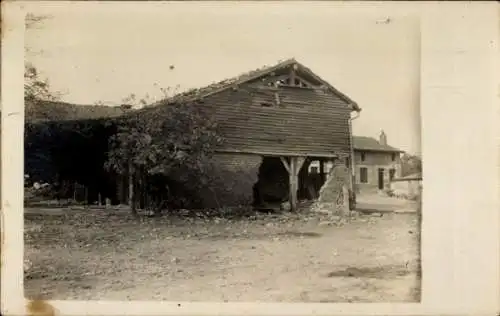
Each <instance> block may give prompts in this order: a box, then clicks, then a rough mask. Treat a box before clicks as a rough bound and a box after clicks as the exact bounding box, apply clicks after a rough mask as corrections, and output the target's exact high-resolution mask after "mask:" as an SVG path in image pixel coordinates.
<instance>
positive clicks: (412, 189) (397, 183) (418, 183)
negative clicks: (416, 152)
mask: <svg viewBox="0 0 500 316" xmlns="http://www.w3.org/2000/svg"><path fill="white" fill-rule="evenodd" d="M421 187H422V174H421V173H414V174H411V175H408V176H405V177H401V178H394V179H393V180H392V181H391V184H390V188H391V190H392V192H393V194H394V195H396V196H402V197H410V198H411V197H415V196H417V195H418V194H419V192H420V189H421Z"/></svg>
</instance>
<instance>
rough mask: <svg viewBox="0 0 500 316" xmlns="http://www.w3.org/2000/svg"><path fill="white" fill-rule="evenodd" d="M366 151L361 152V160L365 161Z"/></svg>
mask: <svg viewBox="0 0 500 316" xmlns="http://www.w3.org/2000/svg"><path fill="white" fill-rule="evenodd" d="M365 158H366V157H365V153H361V161H365Z"/></svg>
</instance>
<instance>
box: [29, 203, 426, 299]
mask: <svg viewBox="0 0 500 316" xmlns="http://www.w3.org/2000/svg"><path fill="white" fill-rule="evenodd" d="M124 218H126V216H123V215H105V213H99V214H95V213H92V214H87V215H82V214H81V213H74V214H71V215H64V216H60V215H57V216H56V215H54V216H30V217H27V219H26V221H25V222H26V223H25V226H26V233H25V236H26V237H25V240H26V247H25V249H26V256H27V258H29V259H30V260H31V261H32V264H33V266H32V268H31V269H30V271H29V273H27V275H26V277H25V289H26V296H27V297H30V298H33V297H37V298H45V299H84V300H85V299H99V300H174V301H176V300H179V301H186V300H189V301H262V302H264V301H283V302H294V301H295V302H403V301H404V302H414V301H418V300H419V287H420V276H419V260H418V258H419V251H418V247H419V242H418V239H419V234H418V223H417V218H416V215H415V214H385V215H384V216H382V217H368V216H366V217H365V216H362V217H360V218H358V219H355V220H352V221H351V222H350V223H346V224H345V225H341V226H335V225H329V224H331V223H328V222H324V221H323V220H322V219H321V218H319V217H318V216H316V215H311V214H308V215H287V216H277V217H273V218H270V217H269V216H264V217H261V218H256V219H251V220H250V219H246V220H231V221H228V220H224V219H216V220H202V219H200V220H192V221H186V220H182V221H180V220H172V219H167V218H161V219H145V220H142V221H141V222H140V223H138V222H137V220H132V219H128V218H127V219H124Z"/></svg>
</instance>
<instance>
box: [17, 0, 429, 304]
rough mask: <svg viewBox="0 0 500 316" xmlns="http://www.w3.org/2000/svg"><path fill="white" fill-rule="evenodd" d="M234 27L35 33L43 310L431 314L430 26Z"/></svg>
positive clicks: (29, 169) (47, 26)
mask: <svg viewBox="0 0 500 316" xmlns="http://www.w3.org/2000/svg"><path fill="white" fill-rule="evenodd" d="M168 10H173V11H175V12H170V11H168ZM232 10H233V9H231V6H221V7H220V11H217V10H215V11H212V10H210V11H203V8H201V9H200V8H199V7H198V9H196V7H195V6H193V5H192V4H180V3H177V4H175V5H172V7H170V8H167V6H166V7H165V8H164V10H160V11H158V12H152V11H151V12H149V13H144V12H143V13H142V14H134V13H132V12H126V11H124V12H123V13H117V12H112V11H106V10H104V9H103V10H98V9H95V10H94V11H89V12H87V13H86V15H85V16H84V15H83V14H82V13H78V12H76V11H71V10H69V11H58V10H56V9H54V10H53V11H50V10H49V11H47V10H40V11H39V12H35V11H33V12H32V13H30V14H29V15H27V17H26V48H25V49H26V63H25V94H24V98H25V157H24V159H25V161H24V164H25V193H24V196H25V201H24V203H25V214H24V218H25V219H24V221H25V232H24V236H25V259H24V263H25V267H24V286H25V295H26V297H28V298H43V299H61V300H67V299H73V300H91V299H92V300H168V301H220V302H236V301H252V302H309V303H311V302H317V303H318V302H323V303H326V302H328V303H336V302H339V303H340V302H350V303H357V302H419V301H420V297H421V293H420V292H421V291H420V283H421V281H420V280H421V278H422V269H421V264H420V235H421V229H420V219H421V195H422V190H423V188H422V160H421V155H420V136H419V135H420V117H419V101H418V94H419V86H418V72H419V41H420V39H419V36H418V35H419V24H418V20H417V19H416V18H412V17H407V16H406V17H401V18H399V17H391V18H388V17H384V16H382V17H381V16H376V15H367V16H366V17H362V18H361V19H360V20H358V21H351V20H350V19H349V18H347V17H346V18H340V19H338V20H335V21H332V20H331V19H329V18H328V15H327V14H322V13H321V12H320V11H317V12H315V13H314V14H313V13H311V12H305V13H303V14H302V15H300V14H299V15H298V17H297V21H290V20H289V19H286V18H285V17H282V16H280V15H279V14H278V13H279V11H275V14H272V12H274V11H272V12H271V13H266V14H263V15H262V17H260V18H259V19H262V21H263V22H262V23H263V24H266V27H265V28H260V27H259V28H257V27H255V19H256V17H257V11H253V10H251V8H249V11H247V13H246V14H245V15H242V13H241V11H236V10H235V11H232ZM188 12H189V14H195V15H196V14H198V15H200V14H203V16H204V19H199V20H196V22H189V23H188V22H187V21H186V20H185V19H183V18H182V14H184V16H187V14H188ZM174 13H175V14H174ZM260 14H262V13H260ZM299 20H300V21H301V22H300V23H299V22H298V21H299ZM320 21H321V22H320ZM132 22H133V23H132ZM236 22H238V23H236ZM304 23H305V24H306V25H307V26H306V27H304V26H301V25H304ZM325 23H326V24H325ZM105 25H107V26H108V27H109V26H111V25H113V27H111V28H108V29H105V28H104V26H105ZM132 25H133V26H132ZM320 25H322V27H320ZM325 25H326V26H327V27H325ZM176 28H177V29H179V28H185V30H186V31H185V33H186V34H183V35H182V36H180V35H178V34H177V33H176V31H175V29H176ZM263 29H266V30H268V32H267V33H266V32H263V31H262V30H263ZM97 30H100V31H97ZM271 30H272V32H271ZM311 30H316V32H319V34H320V35H319V36H315V37H314V39H313V38H311V37H310V36H308V34H309V33H308V32H310V31H311ZM322 32H323V33H322ZM176 34H177V35H176ZM55 38H57V40H55ZM388 56H392V57H390V58H389V57H388ZM214 82H215V83H214Z"/></svg>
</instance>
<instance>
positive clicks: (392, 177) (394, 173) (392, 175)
mask: <svg viewBox="0 0 500 316" xmlns="http://www.w3.org/2000/svg"><path fill="white" fill-rule="evenodd" d="M395 175H396V169H389V180H391V181H392V179H394V176H395Z"/></svg>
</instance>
